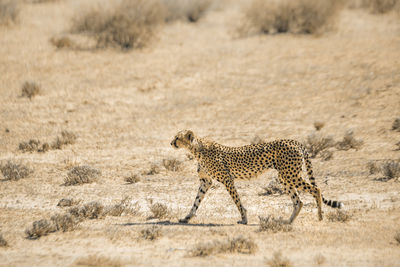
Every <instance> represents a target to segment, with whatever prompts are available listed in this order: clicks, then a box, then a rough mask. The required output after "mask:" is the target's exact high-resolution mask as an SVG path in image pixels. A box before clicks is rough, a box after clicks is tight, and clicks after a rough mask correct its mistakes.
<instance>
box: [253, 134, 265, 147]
mask: <svg viewBox="0 0 400 267" xmlns="http://www.w3.org/2000/svg"><path fill="white" fill-rule="evenodd" d="M264 142H265V141H264V140H263V139H262V138H261V137H259V136H258V135H256V136H254V137H253V139H251V141H250V143H251V144H253V145H257V144H262V143H264Z"/></svg>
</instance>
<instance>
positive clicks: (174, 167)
mask: <svg viewBox="0 0 400 267" xmlns="http://www.w3.org/2000/svg"><path fill="white" fill-rule="evenodd" d="M162 164H163V166H164V168H165V169H167V170H169V171H173V172H176V171H179V170H180V169H181V168H182V162H181V161H179V160H177V159H163V161H162Z"/></svg>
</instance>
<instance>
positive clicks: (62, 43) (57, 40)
mask: <svg viewBox="0 0 400 267" xmlns="http://www.w3.org/2000/svg"><path fill="white" fill-rule="evenodd" d="M50 43H51V44H52V45H54V46H55V47H57V48H58V49H63V48H74V47H75V43H74V42H73V41H72V40H71V38H69V37H68V36H61V37H52V38H51V39H50Z"/></svg>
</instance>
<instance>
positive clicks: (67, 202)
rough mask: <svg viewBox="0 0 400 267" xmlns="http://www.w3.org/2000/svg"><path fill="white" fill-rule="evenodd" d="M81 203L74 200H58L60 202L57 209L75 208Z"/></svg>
mask: <svg viewBox="0 0 400 267" xmlns="http://www.w3.org/2000/svg"><path fill="white" fill-rule="evenodd" d="M80 202H81V201H80V200H75V199H72V198H63V199H60V201H59V202H58V204H57V207H61V208H63V207H71V206H75V205H78V204H79V203H80Z"/></svg>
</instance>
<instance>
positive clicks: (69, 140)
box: [51, 131, 76, 149]
mask: <svg viewBox="0 0 400 267" xmlns="http://www.w3.org/2000/svg"><path fill="white" fill-rule="evenodd" d="M75 141H76V135H75V134H74V133H73V132H69V131H62V132H61V136H58V137H57V138H56V140H55V141H54V142H53V143H52V144H51V148H52V149H62V147H63V146H65V145H73V144H75Z"/></svg>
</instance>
